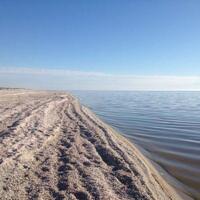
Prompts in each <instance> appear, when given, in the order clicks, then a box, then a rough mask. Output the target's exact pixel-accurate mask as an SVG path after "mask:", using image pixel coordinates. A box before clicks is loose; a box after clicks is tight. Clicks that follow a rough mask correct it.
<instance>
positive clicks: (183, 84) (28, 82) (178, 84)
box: [0, 67, 200, 91]
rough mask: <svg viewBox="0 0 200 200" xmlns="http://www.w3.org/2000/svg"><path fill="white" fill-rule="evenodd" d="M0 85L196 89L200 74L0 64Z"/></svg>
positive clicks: (54, 87)
mask: <svg viewBox="0 0 200 200" xmlns="http://www.w3.org/2000/svg"><path fill="white" fill-rule="evenodd" d="M0 86H6V87H28V88H35V89H62V90H72V89H76V90H164V91H166V90H200V77H199V76H159V75H155V76H137V75H130V74H129V75H119V74H106V73H100V72H83V71H73V70H66V69H45V68H43V69H36V68H8V67H4V68H2V67H1V68H0Z"/></svg>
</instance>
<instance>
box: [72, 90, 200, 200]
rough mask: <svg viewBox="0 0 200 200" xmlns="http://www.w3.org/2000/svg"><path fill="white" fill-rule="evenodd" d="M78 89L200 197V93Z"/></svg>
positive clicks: (90, 104) (96, 109) (77, 93)
mask: <svg viewBox="0 0 200 200" xmlns="http://www.w3.org/2000/svg"><path fill="white" fill-rule="evenodd" d="M72 93H73V94H74V95H75V96H77V97H78V98H79V99H80V101H81V102H82V103H83V104H85V105H86V106H88V107H89V108H90V109H92V110H93V111H94V112H95V113H96V114H97V115H98V116H99V117H100V118H101V119H103V120H104V121H105V122H107V123H108V124H110V125H112V126H113V127H114V128H115V129H117V130H119V131H120V132H121V133H122V134H124V135H125V136H126V137H127V138H129V139H130V140H131V141H132V142H134V143H135V144H136V145H139V146H140V147H142V148H143V149H144V150H145V151H146V152H148V154H147V155H148V156H149V158H150V159H151V160H153V161H154V162H156V163H158V164H159V165H160V166H161V167H162V168H164V169H165V170H166V171H167V172H168V173H169V174H170V175H172V176H173V177H175V178H176V180H178V182H181V184H182V185H183V186H184V191H185V192H186V193H188V194H189V195H191V196H193V197H194V198H196V199H200V92H130V91H112V92H111V91H109V92H108V91H104V92H103V91H73V92H72Z"/></svg>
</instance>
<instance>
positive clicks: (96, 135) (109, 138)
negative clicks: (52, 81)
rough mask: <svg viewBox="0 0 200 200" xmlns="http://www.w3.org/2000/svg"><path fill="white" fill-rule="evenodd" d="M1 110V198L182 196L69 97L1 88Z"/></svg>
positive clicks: (158, 199)
mask: <svg viewBox="0 0 200 200" xmlns="http://www.w3.org/2000/svg"><path fill="white" fill-rule="evenodd" d="M0 113H1V115H0V177H1V178H0V199H4V200H8V199H9V200H10V199H20V200H23V199H45V200H48V199H59V200H60V199H69V200H76V199H78V200H89V199H94V200H98V199H105V200H128V199H136V200H139V199H140V200H150V199H152V200H153V199H154V200H179V199H181V198H180V197H179V196H178V194H177V193H176V192H175V191H174V190H173V188H172V187H170V186H169V185H168V184H167V183H166V182H165V181H164V180H163V178H162V177H161V176H160V175H159V174H158V173H157V171H156V170H155V169H154V167H153V166H152V165H151V164H150V162H149V161H148V160H147V159H146V158H145V157H144V156H143V155H142V154H141V153H140V152H139V150H138V149H137V148H136V147H135V146H134V145H133V144H131V143H130V142H129V141H128V140H127V139H125V138H124V137H123V136H121V135H120V134H118V133H117V132H115V130H113V129H112V128H111V127H110V126H108V125H107V124H105V123H104V122H102V121H101V120H100V119H99V118H98V117H96V116H95V115H94V114H93V113H92V112H91V111H90V110H89V109H87V108H86V107H84V106H82V105H80V104H79V102H78V100H77V99H76V98H74V97H73V96H71V95H70V94H68V93H64V92H63V93H62V92H48V91H47V92H46V91H32V90H21V89H20V90H7V89H2V90H0Z"/></svg>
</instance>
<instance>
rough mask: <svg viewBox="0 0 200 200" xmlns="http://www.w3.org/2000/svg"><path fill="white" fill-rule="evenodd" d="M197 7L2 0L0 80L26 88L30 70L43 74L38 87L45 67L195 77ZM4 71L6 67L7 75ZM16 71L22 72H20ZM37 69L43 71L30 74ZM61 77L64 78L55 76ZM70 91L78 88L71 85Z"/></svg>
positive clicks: (198, 62) (131, 0)
mask: <svg viewBox="0 0 200 200" xmlns="http://www.w3.org/2000/svg"><path fill="white" fill-rule="evenodd" d="M199 10H200V1H198V0H190V1H188V0H163V1H158V0H140V1H139V0H125V1H122V0H96V1H94V0H79V1H78V0H68V1H67V0H63V1H62V0H59V1H51V0H42V1H41V0H40V1H39V0H32V1H31V0H30V1H26V0H13V1H7V0H2V1H1V2H0V69H3V70H1V71H0V72H1V73H0V84H1V85H3V86H4V85H6V86H12V85H13V86H14V85H16V86H23V85H26V84H27V81H25V80H26V79H27V77H28V76H29V75H31V73H33V70H35V71H34V73H33V74H34V76H36V74H37V76H42V75H43V76H46V78H45V80H46V81H44V83H43V85H44V88H45V87H47V86H48V81H47V80H49V81H50V80H51V79H52V77H51V73H49V70H55V69H57V70H58V69H59V70H61V72H62V70H66V71H67V72H69V71H70V72H72V74H73V76H74V79H76V80H77V82H79V79H77V77H76V76H77V73H73V72H74V71H76V72H77V71H78V75H79V76H80V73H83V76H85V75H86V74H85V73H87V77H88V75H89V78H90V77H91V76H92V75H91V73H97V76H98V74H99V73H102V74H104V75H106V76H107V75H111V76H114V75H115V76H116V79H118V80H119V76H121V75H124V76H125V77H126V76H127V75H131V77H132V78H133V79H134V77H135V76H138V77H141V76H142V77H143V76H146V77H152V79H154V77H155V76H156V77H158V76H159V77H161V79H162V77H169V76H172V77H175V76H176V77H180V76H181V77H195V80H196V77H199V75H200V12H199ZM27 68H29V69H31V70H27ZM5 69H8V71H9V70H10V69H12V76H11V73H10V72H6V70H5ZM13 69H16V70H17V71H16V73H14V71H13ZM24 69H26V70H25V71H26V74H25V73H21V74H20V70H21V72H23V71H24ZM41 69H42V70H46V71H47V73H45V74H44V73H43V74H38V72H41V71H40V70H41ZM36 72H37V73H36ZM59 74H60V73H58V75H57V76H56V77H54V78H53V79H54V81H55V85H54V86H55V87H56V88H58V89H59V88H61V85H62V88H65V86H64V85H65V81H64V82H63V84H60V85H59V84H57V82H56V80H55V79H59V78H60V75H59ZM26 75H27V76H26ZM19 77H20V78H19ZM94 77H95V76H93V78H94ZM35 78H36V79H37V77H35ZM65 78H69V77H67V75H66V77H64V76H62V79H65ZM71 78H72V77H71ZM19 79H20V80H21V79H22V81H21V82H22V83H21V85H19V84H18V83H19V81H18V80H19ZM23 79H24V83H23ZM85 79H86V78H85ZM124 79H125V78H124ZM143 79H144V78H143ZM143 79H142V80H143ZM10 80H12V81H10ZM29 81H31V85H30V87H34V86H35V87H36V85H37V84H36V80H35V79H33V80H31V79H29ZM73 81H74V80H73ZM87 81H88V80H87ZM87 81H86V80H82V81H80V83H81V84H85V83H86V82H87ZM169 81H170V78H169ZM45 82H46V84H45ZM94 82H95V81H94ZM97 82H98V81H97ZM110 82H111V80H110ZM131 83H132V82H131ZM131 83H128V85H130V84H131ZM56 84H57V86H56ZM106 84H108V83H105V84H104V85H105V86H104V87H102V89H106ZM186 84H187V83H186ZM195 84H196V85H195V86H194V85H193V86H192V85H190V86H189V85H186V87H185V89H188V88H191V89H194V88H195V89H198V88H200V87H199V80H198V81H197V82H195ZM45 85H46V86H45ZM72 85H73V84H72ZM86 85H87V84H86ZM133 85H134V84H133ZM147 85H149V84H147ZM126 87H127V86H126V85H124V89H126ZM68 88H69V89H70V82H68V87H66V89H68ZM97 88H101V87H99V85H97ZM137 88H140V87H137ZM144 88H145V87H144ZM165 88H167V87H165ZM174 88H175V89H180V88H178V87H177V86H175V85H174ZM181 88H182V89H184V86H181ZM50 89H51V88H50ZM73 89H74V88H73ZM75 89H79V86H78V84H76V87H75ZM84 89H89V88H88V86H86V87H84ZM94 89H95V88H94ZM112 89H117V86H115V85H113V88H112ZM122 89H123V88H122ZM132 89H136V87H135V85H134V87H132ZM147 89H151V88H147ZM152 89H156V88H155V87H152ZM161 89H162V88H161Z"/></svg>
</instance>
